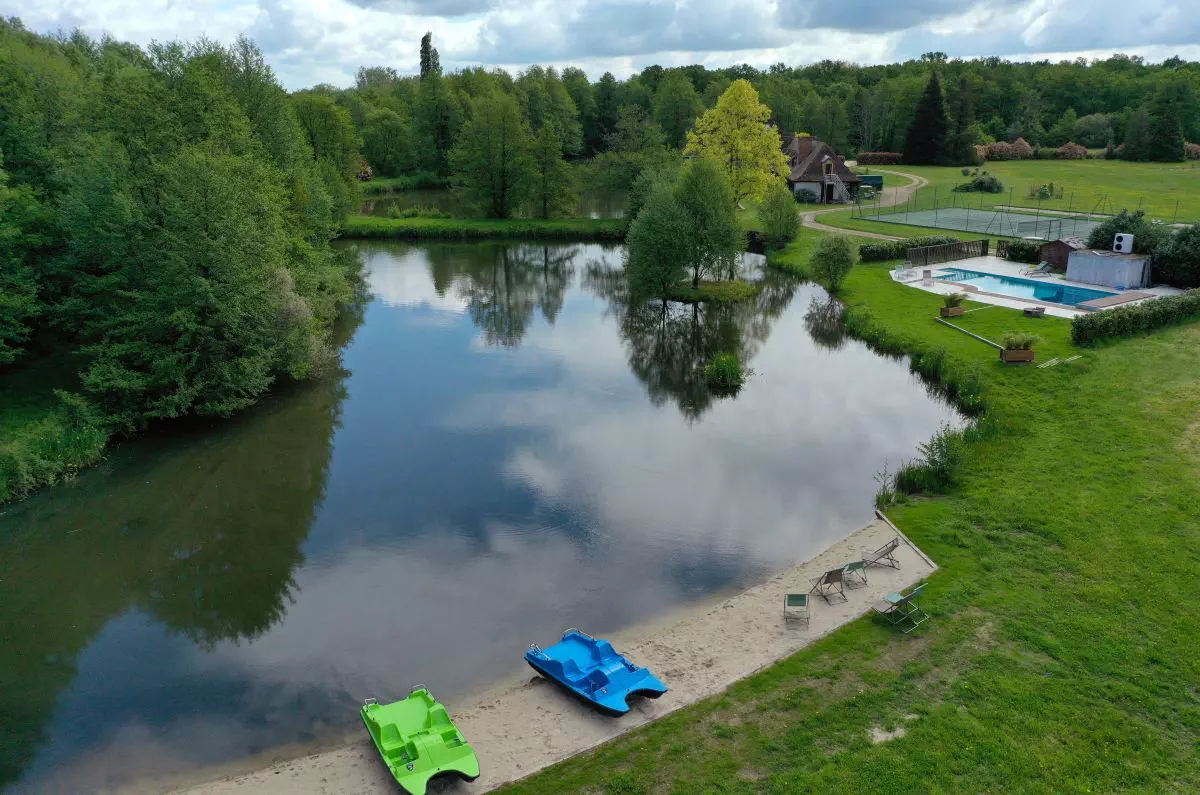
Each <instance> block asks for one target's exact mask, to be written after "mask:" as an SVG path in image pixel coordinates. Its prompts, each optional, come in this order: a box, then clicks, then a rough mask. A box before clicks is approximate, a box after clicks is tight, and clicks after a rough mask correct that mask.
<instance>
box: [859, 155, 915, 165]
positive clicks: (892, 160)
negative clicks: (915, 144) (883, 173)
mask: <svg viewBox="0 0 1200 795" xmlns="http://www.w3.org/2000/svg"><path fill="white" fill-rule="evenodd" d="M903 159H904V156H903V155H901V154H900V153H899V152H859V153H858V158H857V160H858V164H859V165H860V166H898V165H900V163H901V161H902V160H903Z"/></svg>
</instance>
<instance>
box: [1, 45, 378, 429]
mask: <svg viewBox="0 0 1200 795" xmlns="http://www.w3.org/2000/svg"><path fill="white" fill-rule="evenodd" d="M0 107H3V108H4V113H3V114H0V155H2V157H3V164H2V166H0V167H2V169H3V182H2V183H0V185H2V187H0V190H2V191H3V193H2V194H0V201H2V202H3V218H2V223H3V226H2V227H0V239H2V240H3V243H4V247H3V271H2V272H0V279H2V281H3V285H2V292H3V296H4V297H3V301H2V304H0V364H5V363H11V362H13V361H15V360H18V359H21V358H22V357H25V356H30V355H32V356H37V355H40V354H48V353H59V354H61V353H64V352H68V353H71V354H73V355H74V356H73V360H74V361H77V362H78V365H79V373H80V382H81V384H82V387H83V390H84V392H85V394H86V395H87V396H88V398H89V400H90V402H91V403H92V405H93V408H95V409H97V410H98V411H99V412H100V413H101V415H102V417H103V420H104V422H105V423H107V424H110V425H112V426H114V427H118V428H122V429H136V428H139V427H141V426H143V425H145V424H146V423H147V422H149V421H151V420H154V419H156V418H162V417H176V416H180V415H184V414H189V413H195V414H221V415H223V414H228V413H230V412H232V411H234V410H237V409H239V408H241V407H243V406H246V405H248V404H250V403H251V402H253V401H254V399H255V397H256V396H258V395H259V394H261V393H262V392H263V391H264V390H265V389H266V388H267V387H268V386H269V385H270V383H271V382H272V380H273V379H274V378H275V377H276V376H277V375H279V374H283V373H286V374H289V375H292V376H303V375H305V374H306V373H308V372H310V371H311V370H312V369H313V368H314V367H318V366H320V364H321V363H322V361H323V360H324V359H325V358H327V357H328V352H327V349H326V348H327V346H326V345H325V339H326V336H327V334H328V333H329V329H330V327H331V324H332V322H333V320H334V318H335V316H336V314H337V312H338V308H339V306H340V305H342V304H343V303H345V302H346V301H348V300H349V299H350V298H351V297H352V294H353V292H354V283H353V280H354V275H355V274H354V270H353V268H352V267H350V266H349V265H348V264H347V263H346V262H344V261H343V260H342V259H341V258H339V257H338V256H337V255H336V254H335V253H334V251H333V250H332V249H331V247H330V241H331V240H332V239H333V237H334V236H335V235H336V234H337V231H338V229H339V226H340V224H341V223H342V221H343V220H344V218H345V216H346V214H347V213H348V212H352V211H354V210H355V208H356V206H357V204H358V201H359V199H358V188H357V182H356V180H355V172H356V170H357V168H358V165H359V151H358V142H357V138H358V136H357V133H356V132H355V130H354V129H353V127H352V125H351V123H350V120H349V114H348V113H347V112H346V111H345V110H344V109H343V108H342V107H340V106H339V105H337V104H336V103H334V102H333V101H332V100H331V99H329V98H328V97H327V96H324V95H322V94H319V93H318V94H312V93H300V94H296V95H292V96H289V95H288V94H287V92H285V91H284V90H283V89H282V88H281V87H280V86H279V84H278V83H277V81H276V80H275V77H274V75H273V74H272V72H271V69H270V68H269V67H268V66H267V65H266V64H265V63H264V61H263V58H262V55H261V54H260V53H259V51H258V50H257V49H256V48H255V47H254V45H253V44H251V43H250V42H249V41H247V40H244V39H243V40H239V41H238V42H236V43H235V44H233V45H232V46H231V47H223V46H220V45H217V44H213V43H211V42H205V41H201V42H198V43H196V44H193V45H191V46H186V47H185V46H184V45H181V44H176V43H173V44H163V45H154V46H151V47H150V48H148V50H145V51H143V50H141V49H139V48H137V47H135V46H132V45H128V44H122V43H118V42H115V41H111V40H104V41H93V40H91V39H89V38H87V37H85V36H83V35H82V34H79V33H76V34H73V35H71V36H69V37H61V38H59V37H55V38H51V37H44V36H37V35H34V34H32V33H29V32H27V31H24V30H23V29H22V28H21V26H20V24H19V23H17V22H15V21H8V22H0Z"/></svg>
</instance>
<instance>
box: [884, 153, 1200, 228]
mask: <svg viewBox="0 0 1200 795" xmlns="http://www.w3.org/2000/svg"><path fill="white" fill-rule="evenodd" d="M889 168H891V169H892V170H897V171H904V172H908V173H911V174H917V175H919V176H922V177H924V178H925V179H927V180H929V182H930V184H929V185H928V186H927V187H925V188H922V189H921V190H920V191H918V194H917V196H916V197H915V198H914V200H913V207H918V206H919V207H922V208H924V207H930V208H931V207H932V206H933V194H934V190H935V189H936V191H937V194H938V198H939V199H940V200H941V201H942V202H943V203H944V202H945V201H946V200H947V199H948V197H949V196H950V195H951V190H952V189H953V188H954V186H955V185H958V184H960V183H962V182H965V181H966V177H964V176H963V175H962V169H960V168H948V167H938V166H890V167H889ZM980 169H981V170H986V171H988V172H989V173H991V174H995V175H996V176H997V177H998V178H999V179H1000V181H1001V182H1003V183H1004V192H1003V193H998V194H982V200H983V205H984V206H985V207H987V206H992V205H995V204H1009V203H1010V199H1011V203H1012V204H1014V205H1017V206H1023V207H1030V208H1035V207H1037V206H1038V201H1037V199H1031V198H1030V197H1029V187H1030V186H1031V185H1032V186H1035V187H1036V186H1038V185H1045V184H1048V183H1051V182H1053V183H1054V185H1055V188H1056V189H1057V188H1059V187H1061V188H1062V189H1063V194H1064V195H1063V198H1061V199H1051V200H1048V201H1043V202H1042V203H1041V208H1042V209H1045V210H1062V211H1066V210H1072V211H1077V212H1078V211H1082V212H1091V211H1093V210H1098V204H1099V202H1100V199H1101V197H1102V196H1107V198H1108V200H1107V203H1106V204H1105V206H1104V209H1105V210H1106V211H1109V212H1111V211H1113V209H1115V210H1118V211H1119V210H1121V209H1122V208H1128V209H1130V210H1136V209H1138V208H1139V207H1140V208H1141V209H1144V210H1145V211H1146V214H1147V215H1148V216H1149V217H1151V218H1158V219H1161V220H1164V221H1168V222H1169V221H1171V220H1172V219H1173V218H1175V217H1176V204H1177V203H1178V220H1179V221H1200V164H1197V163H1195V162H1187V163H1127V162H1125V161H1123V160H1010V161H1004V162H995V163H985V164H984V165H983V166H981V167H980ZM893 179H895V178H894V177H892V176H891V175H885V176H884V184H885V185H888V184H891V182H890V180H893ZM1010 189H1011V196H1010ZM967 196H969V197H970V199H971V206H972V207H975V206H978V203H979V201H980V198H981V194H978V193H970V194H961V193H960V194H957V198H958V200H959V202H960V203H961V201H962V200H963V198H964V197H967Z"/></svg>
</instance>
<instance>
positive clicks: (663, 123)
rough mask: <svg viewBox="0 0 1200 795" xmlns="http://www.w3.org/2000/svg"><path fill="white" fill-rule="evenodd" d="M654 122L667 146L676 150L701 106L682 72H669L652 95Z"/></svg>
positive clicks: (682, 141) (698, 97)
mask: <svg viewBox="0 0 1200 795" xmlns="http://www.w3.org/2000/svg"><path fill="white" fill-rule="evenodd" d="M653 108H654V120H655V121H657V122H658V126H659V127H662V129H663V133H664V134H665V135H666V137H667V144H668V145H670V146H672V147H675V148H679V147H682V146H683V145H684V143H685V142H686V141H687V131H688V129H689V128H691V126H692V122H693V121H695V120H696V116H698V115H699V114H700V111H701V110H702V109H703V108H704V106H703V105H702V104H701V103H700V95H699V94H697V93H696V87H695V86H693V85H692V81H691V80H690V79H689V78H688V76H687V75H686V74H684V73H683V72H668V73H667V74H666V76H665V77H663V79H662V80H661V81H660V82H659V84H658V90H657V91H656V92H655V93H654V105H653Z"/></svg>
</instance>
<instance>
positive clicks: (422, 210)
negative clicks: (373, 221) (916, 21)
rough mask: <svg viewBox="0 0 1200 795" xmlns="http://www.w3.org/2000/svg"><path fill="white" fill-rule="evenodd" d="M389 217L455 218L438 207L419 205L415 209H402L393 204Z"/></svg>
mask: <svg viewBox="0 0 1200 795" xmlns="http://www.w3.org/2000/svg"><path fill="white" fill-rule="evenodd" d="M387 217H388V218H453V217H454V216H452V215H450V213H448V212H446V211H445V210H440V209H438V208H437V207H424V206H420V205H418V206H415V207H404V208H401V207H397V206H396V205H394V204H393V205H392V206H391V207H388V211H387Z"/></svg>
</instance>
